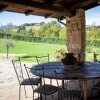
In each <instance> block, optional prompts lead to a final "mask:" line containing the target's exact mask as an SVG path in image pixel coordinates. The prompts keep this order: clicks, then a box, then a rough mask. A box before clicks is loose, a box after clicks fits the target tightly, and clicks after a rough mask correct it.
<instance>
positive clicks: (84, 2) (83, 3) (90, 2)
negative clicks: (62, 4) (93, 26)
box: [71, 0, 98, 10]
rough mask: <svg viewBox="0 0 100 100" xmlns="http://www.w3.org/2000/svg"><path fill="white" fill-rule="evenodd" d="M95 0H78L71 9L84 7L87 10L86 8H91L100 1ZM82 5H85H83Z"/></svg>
mask: <svg viewBox="0 0 100 100" xmlns="http://www.w3.org/2000/svg"><path fill="white" fill-rule="evenodd" d="M93 1H94V3H93ZM93 1H91V0H87V1H84V0H83V1H81V2H78V3H77V4H75V5H73V6H72V7H71V9H78V8H83V9H84V10H86V9H90V8H92V7H94V6H96V5H98V1H97V0H93ZM87 4H89V5H90V6H89V5H87ZM82 5H83V7H82ZM84 5H87V6H84ZM87 7H88V8H87Z"/></svg>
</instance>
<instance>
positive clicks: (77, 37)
mask: <svg viewBox="0 0 100 100" xmlns="http://www.w3.org/2000/svg"><path fill="white" fill-rule="evenodd" d="M67 23H68V24H67V28H68V33H67V47H68V52H74V53H75V54H78V53H80V52H81V61H85V45H86V44H85V41H86V32H85V11H84V10H82V9H78V10H77V11H76V15H75V16H73V17H70V18H68V19H67Z"/></svg>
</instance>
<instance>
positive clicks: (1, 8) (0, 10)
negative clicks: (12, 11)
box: [0, 4, 8, 12]
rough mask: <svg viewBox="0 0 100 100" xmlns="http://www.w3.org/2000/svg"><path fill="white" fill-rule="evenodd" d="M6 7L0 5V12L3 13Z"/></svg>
mask: <svg viewBox="0 0 100 100" xmlns="http://www.w3.org/2000/svg"><path fill="white" fill-rule="evenodd" d="M7 7H8V6H7V5H2V4H0V12H2V11H4V10H5V9H6V8H7Z"/></svg>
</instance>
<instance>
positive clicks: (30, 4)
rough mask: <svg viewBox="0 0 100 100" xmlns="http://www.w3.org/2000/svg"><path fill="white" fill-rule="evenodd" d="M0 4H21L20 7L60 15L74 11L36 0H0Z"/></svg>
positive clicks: (71, 13)
mask: <svg viewBox="0 0 100 100" xmlns="http://www.w3.org/2000/svg"><path fill="white" fill-rule="evenodd" d="M0 4H5V5H9V6H11V5H15V6H21V7H23V8H24V7H27V8H28V9H30V10H34V9H37V10H43V11H45V12H48V13H51V14H55V13H56V14H60V15H62V16H73V15H74V13H73V12H72V11H71V10H70V9H65V8H63V7H57V6H52V5H48V4H45V3H40V2H36V1H31V0H0Z"/></svg>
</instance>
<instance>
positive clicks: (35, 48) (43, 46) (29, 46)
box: [0, 39, 100, 61]
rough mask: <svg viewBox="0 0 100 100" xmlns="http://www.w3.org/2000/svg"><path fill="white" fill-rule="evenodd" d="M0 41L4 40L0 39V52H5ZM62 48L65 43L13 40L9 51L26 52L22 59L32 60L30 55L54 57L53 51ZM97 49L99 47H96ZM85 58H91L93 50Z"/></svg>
mask: <svg viewBox="0 0 100 100" xmlns="http://www.w3.org/2000/svg"><path fill="white" fill-rule="evenodd" d="M2 41H4V40H3V39H0V53H6V47H4V46H2ZM62 48H64V49H66V45H59V44H47V43H34V42H24V41H15V47H11V48H10V49H9V53H11V54H26V56H24V57H23V60H33V58H32V56H43V55H47V54H50V57H51V58H54V52H55V51H56V50H59V49H62ZM94 49H96V48H94ZM97 50H100V49H99V48H97ZM27 58H28V59H27ZM86 60H87V61H89V60H93V52H92V53H87V52H86Z"/></svg>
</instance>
